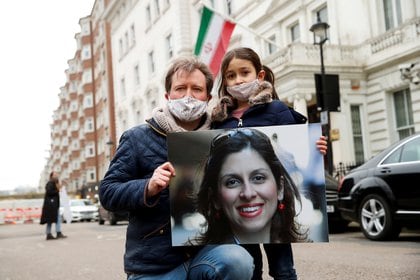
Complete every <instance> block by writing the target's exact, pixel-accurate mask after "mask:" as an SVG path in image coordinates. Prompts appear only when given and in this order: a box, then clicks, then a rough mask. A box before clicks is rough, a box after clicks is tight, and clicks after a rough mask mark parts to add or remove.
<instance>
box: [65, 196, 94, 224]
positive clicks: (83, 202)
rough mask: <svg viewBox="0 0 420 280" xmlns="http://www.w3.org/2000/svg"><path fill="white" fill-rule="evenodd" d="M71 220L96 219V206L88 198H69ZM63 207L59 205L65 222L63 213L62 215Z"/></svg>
mask: <svg viewBox="0 0 420 280" xmlns="http://www.w3.org/2000/svg"><path fill="white" fill-rule="evenodd" d="M69 204H70V211H71V221H70V222H80V221H91V220H95V221H96V220H97V219H98V207H97V206H96V205H94V204H93V203H92V201H90V200H89V199H70V201H69ZM63 212H64V210H63V207H60V213H61V216H62V220H63V221H64V222H66V218H65V215H63Z"/></svg>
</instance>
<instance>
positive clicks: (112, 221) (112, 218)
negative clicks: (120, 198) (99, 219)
mask: <svg viewBox="0 0 420 280" xmlns="http://www.w3.org/2000/svg"><path fill="white" fill-rule="evenodd" d="M109 223H110V224H111V225H112V226H115V225H116V224H117V218H116V217H115V215H114V214H113V213H112V212H110V213H109Z"/></svg>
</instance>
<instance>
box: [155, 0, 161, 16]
mask: <svg viewBox="0 0 420 280" xmlns="http://www.w3.org/2000/svg"><path fill="white" fill-rule="evenodd" d="M155 7H156V17H159V16H160V6H159V0H155Z"/></svg>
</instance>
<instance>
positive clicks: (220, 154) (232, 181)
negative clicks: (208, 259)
mask: <svg viewBox="0 0 420 280" xmlns="http://www.w3.org/2000/svg"><path fill="white" fill-rule="evenodd" d="M320 136H321V126H320V125H319V124H304V125H287V126H270V127H251V128H236V129H226V130H221V129H219V130H209V131H193V132H178V133H170V134H168V159H169V161H170V162H171V163H172V164H173V165H174V167H175V170H176V176H175V177H174V178H173V179H172V181H171V184H170V188H169V191H170V211H171V226H172V245H173V246H188V245H191V246H196V245H205V244H226V243H235V244H261V243H290V242H328V221H327V212H326V199H325V177H324V163H323V157H322V155H321V153H320V152H319V151H318V150H317V148H316V144H315V143H316V140H317V139H319V137H320Z"/></svg>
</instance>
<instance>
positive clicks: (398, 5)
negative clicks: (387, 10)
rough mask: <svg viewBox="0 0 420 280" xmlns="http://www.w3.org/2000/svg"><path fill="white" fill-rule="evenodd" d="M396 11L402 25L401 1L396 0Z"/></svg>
mask: <svg viewBox="0 0 420 280" xmlns="http://www.w3.org/2000/svg"><path fill="white" fill-rule="evenodd" d="M395 6H396V13H397V23H398V25H400V24H401V23H402V13H401V1H400V0H395Z"/></svg>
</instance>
